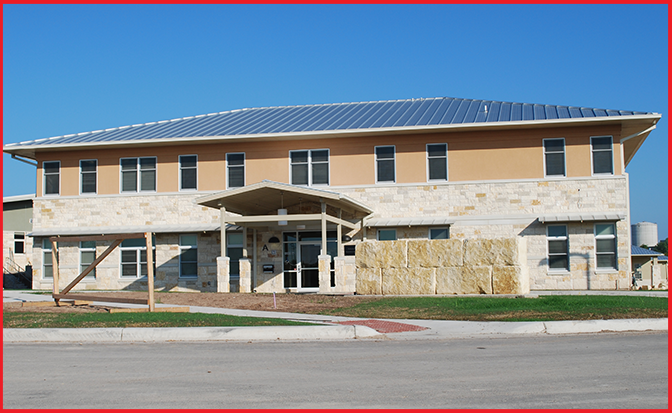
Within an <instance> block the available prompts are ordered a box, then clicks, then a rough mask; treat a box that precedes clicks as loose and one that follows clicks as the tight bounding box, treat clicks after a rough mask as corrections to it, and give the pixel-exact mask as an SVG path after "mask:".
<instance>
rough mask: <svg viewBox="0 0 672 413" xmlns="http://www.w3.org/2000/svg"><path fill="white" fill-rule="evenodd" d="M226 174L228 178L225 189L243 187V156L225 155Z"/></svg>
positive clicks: (239, 154) (242, 154)
mask: <svg viewBox="0 0 672 413" xmlns="http://www.w3.org/2000/svg"><path fill="white" fill-rule="evenodd" d="M226 172H227V176H228V181H227V188H240V187H243V186H245V154H244V153H227V154H226Z"/></svg>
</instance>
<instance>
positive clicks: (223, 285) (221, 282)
mask: <svg viewBox="0 0 672 413" xmlns="http://www.w3.org/2000/svg"><path fill="white" fill-rule="evenodd" d="M229 261H230V258H229V257H217V292H218V293H228V292H231V283H230V281H229V268H230V267H229Z"/></svg>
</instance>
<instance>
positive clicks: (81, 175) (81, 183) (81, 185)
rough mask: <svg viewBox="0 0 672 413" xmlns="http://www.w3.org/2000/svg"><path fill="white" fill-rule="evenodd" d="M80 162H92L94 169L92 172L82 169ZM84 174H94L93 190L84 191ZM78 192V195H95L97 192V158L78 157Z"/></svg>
mask: <svg viewBox="0 0 672 413" xmlns="http://www.w3.org/2000/svg"><path fill="white" fill-rule="evenodd" d="M82 162H94V163H95V167H94V168H95V170H94V171H93V172H91V171H86V172H85V171H84V170H82ZM85 174H92V175H93V176H94V179H93V181H94V183H93V185H94V191H93V192H84V175H85ZM79 194H80V195H91V194H92V195H96V194H98V159H80V160H79Z"/></svg>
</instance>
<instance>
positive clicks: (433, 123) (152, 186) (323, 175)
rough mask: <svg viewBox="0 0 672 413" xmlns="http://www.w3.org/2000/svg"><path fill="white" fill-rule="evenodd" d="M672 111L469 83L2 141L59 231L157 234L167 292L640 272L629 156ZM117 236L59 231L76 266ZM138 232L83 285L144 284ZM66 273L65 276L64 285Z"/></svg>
mask: <svg viewBox="0 0 672 413" xmlns="http://www.w3.org/2000/svg"><path fill="white" fill-rule="evenodd" d="M660 117H661V116H660V115H659V114H656V113H648V112H633V111H620V110H604V109H590V108H582V107H568V106H555V105H538V104H524V103H510V102H496V101H486V100H470V99H455V98H432V99H409V100H398V101H380V102H361V103H342V104H326V105H305V106H288V107H268V108H252V109H243V110H233V111H227V112H221V113H212V114H208V115H200V116H192V117H186V118H181V119H173V120H169V121H161V122H151V123H146V124H138V125H131V126H124V127H118V128H110V129H105V130H98V131H93V132H86V133H79V134H73V135H66V136H58V137H53V138H48V139H40V140H35V141H28V142H21V143H15V144H7V145H5V146H4V148H3V150H4V152H6V153H10V154H12V155H14V156H15V157H19V158H27V159H30V160H33V161H36V162H37V194H36V197H35V200H34V216H33V231H32V236H33V237H34V239H35V245H34V247H33V260H32V261H33V263H34V276H33V288H36V289H50V288H51V283H52V278H51V275H52V270H53V268H52V266H53V263H52V258H51V257H52V255H51V248H52V247H51V243H50V242H49V241H48V237H53V236H65V235H100V234H115V233H128V232H151V233H153V234H154V240H155V242H154V245H155V247H154V248H155V251H154V252H153V254H154V255H153V257H154V263H155V267H156V272H155V274H156V281H155V286H156V288H157V289H159V290H194V291H237V290H238V289H240V291H257V292H288V291H298V292H311V291H321V292H340V293H343V292H346V293H347V292H350V293H351V292H356V293H360V294H361V293H364V294H451V293H465V292H481V293H503V292H527V291H529V290H530V289H532V290H539V289H627V288H629V286H630V281H631V271H630V266H631V261H630V234H629V231H630V222H629V221H630V219H629V192H628V187H629V182H628V175H627V174H626V173H625V167H626V166H627V165H628V163H629V162H630V161H631V160H632V158H633V156H634V155H635V153H636V152H637V150H638V148H639V147H640V146H641V145H642V143H643V142H644V140H645V139H646V137H647V136H648V134H649V133H650V132H651V131H652V130H653V129H654V128H655V125H656V122H658V120H659V119H660ZM108 245H109V241H82V242H79V243H74V242H70V243H68V242H61V243H59V244H58V250H59V270H60V275H61V278H62V281H61V283H67V282H68V279H73V278H74V277H75V276H77V274H78V273H79V271H81V269H82V268H85V267H86V266H88V264H90V263H91V262H92V260H93V259H94V258H95V257H96V256H97V255H98V254H100V253H101V251H104V250H105V249H106V248H107V246H108ZM145 245H146V244H145V243H144V240H125V241H124V242H123V243H122V244H121V246H120V247H119V248H118V250H117V251H115V252H114V253H112V254H111V255H110V256H109V257H108V258H107V259H106V260H105V261H103V262H102V263H101V264H100V265H98V267H97V268H96V270H95V272H93V273H92V274H91V275H89V276H87V277H86V278H85V279H84V280H83V281H82V283H80V284H79V285H78V287H77V288H87V289H123V288H136V287H137V288H143V287H144V288H146V285H147V284H146V273H147V268H146V262H147V255H146V253H147V251H146V246H145ZM64 285H65V284H64Z"/></svg>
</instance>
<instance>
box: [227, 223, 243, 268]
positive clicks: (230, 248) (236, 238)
mask: <svg viewBox="0 0 672 413" xmlns="http://www.w3.org/2000/svg"><path fill="white" fill-rule="evenodd" d="M226 256H227V257H229V274H231V275H235V276H239V275H240V259H241V258H243V233H242V232H229V233H227V234H226Z"/></svg>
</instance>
